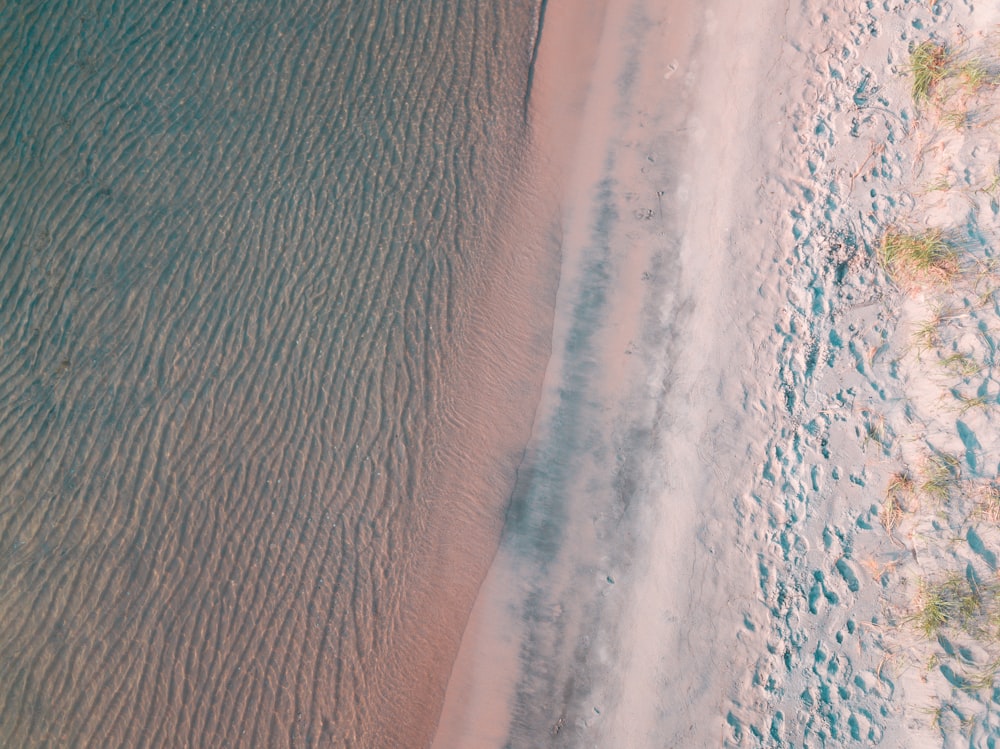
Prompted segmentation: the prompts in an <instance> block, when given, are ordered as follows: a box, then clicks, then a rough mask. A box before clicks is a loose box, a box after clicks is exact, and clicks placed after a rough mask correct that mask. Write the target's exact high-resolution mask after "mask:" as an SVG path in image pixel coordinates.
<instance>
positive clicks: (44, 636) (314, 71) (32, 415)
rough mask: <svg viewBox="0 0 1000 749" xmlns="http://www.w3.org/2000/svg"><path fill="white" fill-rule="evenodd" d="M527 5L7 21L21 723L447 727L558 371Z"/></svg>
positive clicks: (11, 686)
mask: <svg viewBox="0 0 1000 749" xmlns="http://www.w3.org/2000/svg"><path fill="white" fill-rule="evenodd" d="M537 15H538V7H537V4H536V3H535V2H514V3H490V2H475V3H464V2H463V3H433V2H407V3H394V2H387V1H384V0H382V1H376V0H372V1H370V2H337V1H335V0H316V1H309V0H303V1H302V2H275V3H272V2H257V3H238V4H232V3H226V2H218V1H215V0H209V1H208V2H166V3H122V2H110V1H109V2H84V3H70V2H42V3H31V2H25V3H17V2H13V3H5V4H3V5H2V6H0V81H2V90H3V93H2V94H0V440H2V442H0V444H2V451H0V684H3V685H4V686H3V688H2V690H0V743H2V744H4V745H7V746H25V747H27V746H222V745H225V746H389V745H394V746H404V745H414V746H416V745H421V744H424V743H426V742H427V741H428V740H429V737H430V735H431V733H432V732H433V729H434V725H435V722H436V719H437V710H438V709H439V706H440V702H441V699H442V698H443V692H444V688H445V683H446V680H447V677H448V673H449V671H450V666H451V659H452V658H453V657H454V652H455V650H456V649H457V645H458V640H459V638H460V636H461V631H462V628H463V626H464V623H465V616H466V615H467V613H468V609H469V607H470V606H471V602H472V599H473V597H474V595H475V591H476V589H477V586H478V584H479V582H480V580H481V578H482V576H483V574H484V573H485V569H486V566H487V565H488V564H489V561H490V559H491V557H492V552H493V549H494V548H495V544H496V542H497V538H498V535H499V529H500V525H501V523H502V519H503V514H504V509H505V506H506V503H507V501H508V498H509V495H510V491H511V488H512V486H513V483H514V472H515V469H516V466H517V464H518V461H519V460H520V450H521V449H522V447H523V444H524V442H525V441H526V439H527V434H528V430H529V428H530V422H531V415H532V413H533V409H534V406H535V403H536V402H537V398H538V392H539V387H540V377H541V373H542V368H543V367H544V363H545V360H546V357H547V354H548V348H547V347H548V340H549V339H548V335H549V329H550V325H551V306H552V304H553V299H554V290H555V284H556V279H557V275H558V257H557V254H558V253H556V252H554V250H553V247H552V246H551V244H552V243H551V242H549V241H548V240H547V239H546V238H545V232H544V231H538V232H533V231H532V230H533V229H534V228H539V227H540V228H544V226H545V221H546V219H545V217H544V216H543V215H540V214H541V213H542V212H540V211H538V210H535V214H537V215H536V216H535V218H533V219H524V218H521V219H519V220H514V218H513V217H515V216H523V215H524V214H525V212H526V210H527V209H526V208H525V205H526V204H528V203H530V202H531V201H530V200H526V199H525V196H526V195H527V196H528V197H529V198H530V197H531V188H530V184H531V169H530V167H529V161H530V137H529V136H530V133H529V127H528V125H527V123H526V120H525V111H526V110H525V107H526V99H527V97H528V96H529V93H530V88H529V87H530V66H531V62H532V55H533V44H534V39H535V34H536V28H537ZM542 202H544V201H542ZM537 205H538V203H537V201H536V209H537ZM529 212H530V211H529ZM512 226H513V227H515V228H516V231H515V230H514V229H512V228H511V227H512ZM518 232H520V233H521V235H520V236H519V235H518ZM526 236H527V237H529V238H528V239H526V238H525V237H526Z"/></svg>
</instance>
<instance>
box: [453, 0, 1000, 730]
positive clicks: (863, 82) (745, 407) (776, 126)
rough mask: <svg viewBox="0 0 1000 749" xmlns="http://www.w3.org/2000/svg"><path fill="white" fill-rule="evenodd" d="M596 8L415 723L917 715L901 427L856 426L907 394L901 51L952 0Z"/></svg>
mask: <svg viewBox="0 0 1000 749" xmlns="http://www.w3.org/2000/svg"><path fill="white" fill-rule="evenodd" d="M668 5H669V4H668ZM550 7H553V8H556V9H558V8H559V3H557V2H554V1H553V3H551V4H550ZM607 12H608V17H607V20H606V22H605V24H604V26H603V32H602V36H601V43H600V47H599V49H600V53H599V55H598V57H597V65H596V67H594V69H593V73H592V75H591V78H590V84H589V85H590V90H589V95H588V99H587V103H586V108H585V110H584V114H583V119H584V121H583V122H582V123H581V125H580V127H581V128H582V133H581V139H580V141H579V144H580V145H578V146H576V147H575V149H574V148H572V147H570V145H569V144H568V143H567V142H565V141H564V142H562V143H560V147H561V149H562V150H561V151H560V153H559V158H560V159H565V163H567V164H571V163H572V165H573V166H572V168H571V169H569V171H567V173H566V174H567V181H566V182H565V183H564V184H565V185H566V189H565V191H564V193H563V194H564V199H563V203H562V208H563V228H562V237H563V253H564V261H563V263H564V264H563V274H562V277H561V281H560V288H559V297H558V302H557V313H556V323H555V327H554V335H553V347H552V350H553V355H552V359H551V360H550V363H549V367H548V370H547V373H546V377H545V386H544V395H543V399H542V402H541V405H540V407H539V412H538V415H537V416H536V420H535V428H534V429H533V434H532V440H531V443H530V446H529V450H528V452H527V453H526V456H527V457H526V467H527V470H526V471H525V474H524V475H523V476H522V478H521V481H520V483H519V487H518V496H517V497H516V498H515V507H514V509H513V511H512V518H511V519H510V520H509V522H508V525H507V527H506V528H505V531H504V539H503V541H502V544H501V549H500V552H499V553H498V555H497V557H496V559H495V560H494V563H493V565H492V567H491V569H490V572H489V574H488V576H487V579H486V581H485V582H484V584H483V586H482V588H481V589H480V593H479V596H478V598H477V601H476V607H475V609H474V611H473V614H472V618H471V620H470V622H471V623H470V626H469V627H468V628H467V630H466V633H465V637H464V638H463V643H462V647H461V650H460V654H459V659H458V661H457V662H456V666H455V669H454V671H453V674H452V680H451V682H450V683H449V691H448V694H447V700H446V706H445V711H444V713H443V714H442V720H441V723H440V724H439V731H438V735H437V740H436V741H435V743H434V746H435V747H437V749H449V747H457V746H463V747H465V746H474V747H483V748H484V749H485V748H486V747H499V746H503V745H511V746H529V745H530V746H538V745H542V744H544V745H547V746H553V747H556V746H577V745H582V744H584V743H586V744H588V745H594V746H608V747H613V746H625V745H627V746H634V747H643V746H654V745H655V746H659V745H663V744H664V743H666V744H669V745H672V744H677V745H682V744H683V745H689V746H701V745H704V746H709V745H720V744H721V745H724V746H761V745H770V744H771V743H777V744H782V743H793V744H798V743H801V742H804V741H817V742H821V743H822V742H826V741H833V742H842V741H848V740H850V741H855V742H863V743H864V742H867V743H872V744H880V745H886V746H909V745H913V742H914V741H925V742H926V741H932V740H933V738H932V736H933V735H934V732H935V731H937V730H938V729H936V728H935V727H934V726H932V725H930V724H929V721H926V720H923V717H922V716H923V712H922V710H923V708H924V707H926V705H925V704H924V703H925V702H926V700H927V699H928V695H929V689H928V687H927V683H926V675H925V677H924V678H914V677H915V674H914V673H913V669H912V668H910V669H909V670H907V668H901V669H899V670H898V671H897V670H895V668H894V664H895V663H897V662H899V663H902V662H903V661H905V660H906V658H911V657H913V656H914V655H915V654H918V653H920V652H922V650H921V648H922V647H923V646H921V645H920V644H919V643H915V642H913V641H908V640H907V637H908V635H907V632H908V630H907V629H906V621H907V617H908V616H909V614H908V613H907V612H908V611H910V610H911V607H912V602H911V597H912V594H913V593H912V590H910V587H911V586H910V585H909V584H908V583H907V580H906V574H912V573H904V572H898V571H895V572H894V570H903V571H905V570H907V569H908V567H907V565H906V564H905V557H906V555H907V553H908V552H907V551H906V550H905V549H902V550H901V549H900V548H898V546H897V545H896V544H895V542H894V540H893V539H892V538H890V536H889V535H887V534H886V533H885V531H884V529H883V527H882V524H881V523H880V513H881V510H880V505H881V503H882V502H883V496H882V491H883V487H884V486H885V485H886V482H887V481H888V480H889V478H890V476H891V474H892V471H893V470H895V467H897V466H898V460H899V455H897V454H895V453H893V452H892V450H889V449H888V448H886V449H880V448H879V446H878V445H877V444H876V443H875V442H873V439H874V438H873V437H872V435H873V434H874V435H878V434H880V433H881V431H880V430H881V429H883V428H885V427H883V426H881V425H882V424H883V423H885V424H889V425H890V427H889V428H890V429H892V430H895V433H896V434H901V433H903V432H904V431H905V424H904V423H908V419H909V418H910V417H909V416H908V415H907V413H908V412H907V411H906V407H905V404H906V403H907V402H908V401H907V398H909V397H910V395H909V394H907V392H906V388H907V387H910V384H908V382H907V381H901V380H900V377H901V375H900V370H899V369H898V363H899V358H898V356H897V354H896V352H897V350H898V347H899V346H900V338H899V337H900V335H903V334H901V333H900V332H899V331H900V330H902V329H904V327H905V326H903V323H901V322H900V320H901V319H906V317H907V316H912V314H913V312H912V309H910V310H908V311H904V312H903V313H902V314H903V317H902V318H901V317H900V312H899V310H898V309H897V308H895V307H894V306H893V305H894V304H896V303H897V302H898V295H897V292H895V291H894V290H893V288H892V287H891V286H890V284H889V280H888V279H887V278H886V276H885V273H884V271H883V270H882V269H881V268H880V267H879V264H878V260H877V247H878V244H879V242H880V240H881V237H882V235H883V234H884V232H885V231H886V230H887V228H888V227H890V226H892V225H893V223H894V222H897V221H899V220H901V218H903V217H905V214H906V212H907V211H908V210H909V211H912V210H913V209H914V208H915V206H916V205H918V201H915V200H914V199H913V194H912V192H911V191H912V190H913V179H914V174H915V172H914V169H915V167H914V166H913V164H914V163H915V159H916V157H917V156H918V155H919V154H920V149H921V147H925V148H926V149H927V151H928V153H930V149H931V146H930V145H929V142H927V141H924V142H923V146H921V143H922V142H921V141H920V140H919V138H920V134H919V127H920V126H919V122H918V120H917V119H915V116H916V113H915V111H914V107H913V104H912V102H911V101H910V95H909V85H910V82H909V80H908V78H907V69H908V64H909V63H908V50H909V49H911V48H912V46H913V45H915V44H919V43H921V42H922V41H923V40H926V39H928V38H930V37H933V36H934V35H935V34H942V35H945V34H946V33H951V34H952V35H954V34H955V33H956V29H958V30H959V32H961V29H962V27H963V24H968V23H970V22H971V16H970V11H969V9H965V8H955V7H952V6H951V5H944V4H937V3H936V4H933V5H932V6H931V7H924V6H922V5H920V6H918V5H904V6H900V7H893V8H877V9H876V8H871V9H867V8H854V9H852V8H839V7H836V8H834V7H816V8H804V9H801V10H798V11H794V12H793V11H790V10H789V9H788V8H786V7H785V5H784V4H781V3H778V2H771V3H768V4H766V5H765V6H764V7H761V6H757V7H754V8H752V9H748V8H740V9H738V10H737V11H735V12H733V11H732V9H728V8H723V7H722V4H721V3H720V2H710V3H708V4H706V5H705V6H704V7H703V8H701V9H700V10H699V11H696V12H694V13H693V15H692V16H691V17H690V18H681V17H679V16H675V15H672V13H673V9H671V8H670V7H664V6H663V5H662V4H657V3H655V2H642V1H641V0H631V1H626V0H621V1H618V0H610V1H609V3H608V10H607ZM556 18H557V16H553V17H552V18H551V19H548V21H547V24H546V33H547V34H548V33H549V32H550V31H552V30H553V29H555V30H558V24H557V23H556V20H555V19H556ZM995 23H996V21H990V20H989V19H988V18H985V17H980V21H979V25H978V26H973V29H974V32H973V33H977V34H982V33H983V32H984V30H985V29H987V28H990V29H992V28H993V25H995ZM959 36H960V37H962V38H968V34H966V35H964V36H963V35H962V34H961V33H959ZM542 44H543V47H542V50H543V52H544V51H545V44H546V41H545V40H544V39H543V43H542ZM558 49H559V48H558V46H556V50H557V51H558ZM563 51H565V50H563ZM543 62H544V61H543ZM549 64H550V65H551V66H552V67H551V69H552V70H553V71H556V70H558V69H559V64H560V63H559V55H558V54H554V56H553V57H551V58H549ZM998 67H1000V66H998ZM542 70H544V67H543V68H542ZM556 78H557V76H556V75H555V74H553V79H556ZM914 123H917V124H916V125H915V124H914ZM986 126H987V125H984V126H983V127H986ZM972 127H974V125H973V126H972ZM556 129H557V128H554V130H556ZM567 140H569V139H567ZM543 142H544V141H543ZM574 142H575V141H574ZM991 153H992V152H991ZM965 158H967V156H966V157H965ZM998 158H1000V155H998ZM988 160H989V159H987V161H988ZM950 173H952V174H956V175H957V174H961V162H960V163H959V165H958V166H956V167H953V168H952V169H951V172H950ZM939 209H940V210H942V211H944V215H945V216H946V217H948V220H950V221H952V222H954V221H955V219H956V218H957V215H958V214H957V213H956V208H955V203H954V201H952V202H951V203H948V204H947V205H945V206H944V207H943V208H942V207H940V206H939ZM994 212H995V211H994ZM997 314H998V315H1000V313H997ZM901 326H903V327H901ZM956 345H958V344H956ZM977 350H978V349H977ZM980 353H982V352H980ZM980 358H982V357H980ZM987 360H988V361H991V360H989V359H988V357H987ZM907 376H909V375H907ZM990 377H991V375H990ZM991 381H992V380H991V379H989V378H987V380H986V383H987V384H986V385H984V386H981V387H980V390H982V388H983V387H985V388H986V393H987V394H988V395H989V394H990V392H991V391H989V387H988V384H989V382H991ZM980 399H982V394H980ZM929 408H930V409H931V410H932V411H934V410H935V409H937V408H939V407H938V406H937V405H931V406H929ZM883 419H884V421H883ZM901 420H902V421H901ZM945 421H947V418H946V419H945ZM970 423H971V422H970ZM986 423H987V424H988V423H989V422H988V421H987V422H986ZM939 426H940V430H943V431H948V425H947V424H944V425H939ZM983 429H984V428H983V427H982V425H980V426H979V427H977V428H976V429H975V430H974V431H973V430H972V428H971V427H968V426H967V427H966V430H967V431H965V432H963V431H962V429H961V427H960V428H959V435H958V436H959V437H962V439H963V440H964V442H965V444H964V446H963V447H961V449H968V450H971V451H972V452H974V453H976V454H977V455H980V456H981V457H980V458H979V461H980V463H979V464H975V463H974V464H973V465H974V466H975V465H981V463H982V459H983V457H982V456H985V455H993V454H994V452H993V451H994V448H995V452H996V454H997V455H1000V444H997V445H994V444H993V441H988V440H987V439H986V437H984V432H983ZM968 433H971V434H972V435H973V437H972V439H974V440H975V443H976V445H977V446H976V447H973V448H969V447H968V439H966V438H967V437H968ZM954 437H955V435H952V438H954ZM987 443H988V444H987ZM899 449H900V448H899V447H898V446H896V447H894V448H893V450H897V451H898V450H899ZM907 450H910V451H911V452H912V446H911V447H906V446H905V445H904V447H903V451H904V453H906V451H907ZM970 454H971V453H970ZM970 460H971V459H970ZM996 460H998V461H1000V458H997V459H996ZM961 530H962V532H963V533H966V530H967V528H966V527H965V526H964V525H963V526H961ZM969 538H970V539H972V540H971V541H969V545H970V547H971V548H972V555H971V556H968V555H966V556H963V557H960V558H961V559H963V560H966V562H967V563H969V564H971V563H972V562H973V561H974V562H975V563H976V564H979V565H982V564H983V563H984V562H985V564H986V568H987V571H988V569H989V568H990V564H989V560H990V559H994V558H995V552H992V551H989V549H988V548H987V549H986V551H985V552H984V551H983V544H985V543H987V542H986V541H984V540H983V539H984V538H986V539H992V538H993V536H992V535H990V534H989V533H986V532H985V531H973V535H971V536H969ZM990 543H992V541H991V542H990ZM997 544H998V547H997V548H998V549H1000V536H998V538H997ZM977 549H979V550H978V551H977ZM914 553H916V551H914ZM991 554H994V556H992V557H991V556H990V555H991ZM970 560H971V561H970ZM935 564H936V563H935ZM994 571H995V568H994ZM900 575H902V576H901V577H900ZM907 591H909V592H907ZM911 640H912V638H911ZM901 642H902V643H904V644H903V645H901V644H900V643H901ZM901 647H902V650H903V652H904V655H905V657H904V658H902V659H899V658H897V655H898V653H899V652H900V648H901ZM906 654H908V655H906ZM497 668H499V669H500V671H501V673H502V676H501V677H500V678H499V679H497V677H496V673H497V671H496V669H497ZM916 676H917V677H919V674H916ZM935 679H936V681H933V684H934V685H935V687H934V688H935V689H937V690H938V693H939V695H940V693H942V690H943V691H944V692H947V690H948V689H952V690H955V689H959V687H958V686H956V682H955V681H954V680H951V681H949V679H948V672H947V671H942V670H940V669H938V671H937V676H935ZM498 682H499V683H498ZM959 691H961V690H960V689H959ZM955 703H956V705H957V704H958V703H959V701H958V700H957V698H956V700H955ZM962 704H965V703H962ZM949 709H950V710H952V712H946V713H945V716H946V717H948V718H949V720H950V717H949V716H951V715H952V714H954V715H955V716H957V718H959V719H960V718H961V717H962V716H964V715H966V714H967V712H966V710H967V709H968V705H966V706H965V707H956V706H955V705H952V706H951V707H950V708H949ZM958 723H961V720H958ZM477 726H486V727H487V728H486V730H484V731H482V732H479V733H477V732H476V727H477ZM949 730H952V729H949ZM948 735H950V734H946V733H944V732H942V733H941V736H942V738H946V737H947V736H948Z"/></svg>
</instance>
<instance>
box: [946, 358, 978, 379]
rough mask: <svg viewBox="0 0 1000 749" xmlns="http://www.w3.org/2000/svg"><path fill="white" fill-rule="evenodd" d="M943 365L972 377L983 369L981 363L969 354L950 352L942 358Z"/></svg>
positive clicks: (954, 371) (963, 375)
mask: <svg viewBox="0 0 1000 749" xmlns="http://www.w3.org/2000/svg"><path fill="white" fill-rule="evenodd" d="M941 366H942V367H944V368H945V369H947V370H948V371H949V372H952V373H954V374H957V375H961V376H962V377H971V376H972V375H974V374H976V373H978V372H979V371H980V369H981V367H980V366H979V363H978V362H977V361H976V360H975V359H973V358H972V357H971V356H969V355H968V354H962V353H954V354H949V355H948V356H946V357H944V358H943V359H942V360H941Z"/></svg>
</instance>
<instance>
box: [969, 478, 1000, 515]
mask: <svg viewBox="0 0 1000 749" xmlns="http://www.w3.org/2000/svg"><path fill="white" fill-rule="evenodd" d="M972 514H973V517H975V518H978V519H980V520H986V521H988V522H990V523H1000V489H998V488H997V486H996V484H988V485H987V486H986V487H985V488H984V489H983V491H982V495H981V496H980V499H979V502H978V503H977V504H976V509H975V510H973V513H972Z"/></svg>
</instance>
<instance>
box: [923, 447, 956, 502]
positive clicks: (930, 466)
mask: <svg viewBox="0 0 1000 749" xmlns="http://www.w3.org/2000/svg"><path fill="white" fill-rule="evenodd" d="M958 466H959V463H958V459H957V458H955V457H954V456H952V455H945V454H936V455H932V456H931V457H930V458H928V459H927V460H926V461H925V463H924V466H923V470H922V472H921V473H922V475H921V479H922V481H921V483H920V492H921V493H922V494H923V495H924V496H926V497H928V498H929V499H931V500H933V501H934V502H936V503H938V504H944V503H945V502H946V501H947V500H948V496H949V495H950V494H951V486H952V484H953V483H954V482H955V477H956V474H957V472H958Z"/></svg>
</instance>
